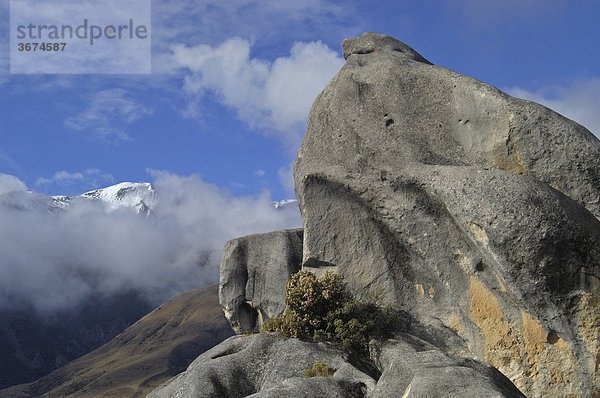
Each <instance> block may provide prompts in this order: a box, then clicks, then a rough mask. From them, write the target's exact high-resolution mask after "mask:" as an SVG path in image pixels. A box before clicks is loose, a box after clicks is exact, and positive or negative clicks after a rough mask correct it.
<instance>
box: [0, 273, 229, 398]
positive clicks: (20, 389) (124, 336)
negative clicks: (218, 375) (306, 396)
mask: <svg viewBox="0 0 600 398" xmlns="http://www.w3.org/2000/svg"><path fill="white" fill-rule="evenodd" d="M217 291H218V288H217V286H216V285H215V286H210V287H206V288H201V289H197V290H193V291H190V292H186V293H183V294H180V295H179V296H176V297H174V298H172V299H170V300H169V301H167V302H166V303H164V304H163V305H161V306H160V307H158V308H157V309H155V310H154V311H152V312H151V313H150V314H148V315H146V316H145V317H143V318H142V319H140V320H139V321H137V322H136V323H135V324H133V325H132V326H130V327H129V328H128V329H127V330H125V331H124V332H123V333H121V334H119V335H118V336H117V337H115V338H114V339H113V340H111V341H110V342H109V343H107V344H105V345H103V346H102V347H100V348H98V349H97V350H95V351H92V352H90V353H89V354H87V355H85V356H83V357H81V358H78V359H76V360H74V361H73V362H70V363H69V364H67V365H65V366H63V367H62V368H59V369H57V370H56V371H54V372H52V373H50V374H49V375H47V376H45V377H43V378H41V379H39V380H37V381H34V382H32V383H27V384H22V385H19V386H14V387H11V388H8V389H5V390H0V398H5V397H39V396H42V395H43V396H45V397H61V398H62V397H75V396H76V397H78V398H79V397H119V398H122V397H144V396H146V394H148V393H149V392H150V391H151V390H152V389H153V388H154V387H156V386H157V385H159V384H160V383H162V382H164V381H165V380H167V379H168V378H170V377H171V376H173V375H175V374H177V373H179V372H181V371H183V370H185V368H186V367H187V366H188V364H189V363H190V362H191V361H192V360H193V359H194V358H195V357H196V356H198V355H199V354H200V353H202V352H204V351H205V350H207V349H209V348H211V347H213V346H214V345H216V344H218V343H219V342H221V341H222V340H224V339H225V338H227V337H229V336H231V335H233V332H232V331H231V329H230V327H229V325H228V324H227V321H226V320H225V318H224V316H223V313H222V310H221V306H220V305H219V303H218V297H217Z"/></svg>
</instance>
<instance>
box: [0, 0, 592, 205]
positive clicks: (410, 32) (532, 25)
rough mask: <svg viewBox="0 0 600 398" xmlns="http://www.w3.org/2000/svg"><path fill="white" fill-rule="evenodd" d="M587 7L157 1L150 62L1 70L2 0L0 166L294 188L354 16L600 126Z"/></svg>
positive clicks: (45, 187) (37, 177)
mask: <svg viewBox="0 0 600 398" xmlns="http://www.w3.org/2000/svg"><path fill="white" fill-rule="evenodd" d="M48 1H50V0H47V1H45V2H46V3H48ZM599 17H600V3H599V2H598V1H592V0H590V1H585V0H582V1H567V0H544V1H542V0H519V1H517V0H503V1H485V0H464V1H459V0H440V1H401V2H400V1H376V2H373V1H350V2H331V1H321V0H299V1H294V2H287V1H281V0H266V1H260V2H259V1H250V0H231V1H223V0H218V1H217V0H204V1H194V2H192V1H182V0H169V1H166V0H165V1H153V2H152V41H153V48H152V51H153V58H152V70H153V73H152V74H151V75H10V74H9V73H8V70H9V68H8V50H9V47H8V35H9V33H8V24H9V7H8V1H7V0H0V41H1V43H2V44H1V45H0V109H1V111H0V173H4V174H9V175H12V176H15V177H17V178H18V179H19V180H21V181H22V182H23V183H24V184H25V185H26V186H27V187H28V188H29V189H31V190H35V191H39V192H43V193H47V194H77V193H82V192H85V191H87V190H90V189H93V188H98V187H102V186H107V185H111V184H114V183H117V182H121V181H150V182H152V181H153V177H152V173H149V170H162V171H165V172H168V173H172V174H173V175H178V176H190V175H199V176H200V178H201V179H202V180H203V181H205V182H207V183H211V184H215V185H216V186H218V187H219V188H221V189H223V190H225V191H227V190H229V191H230V192H231V194H232V195H233V196H242V195H257V194H260V193H261V192H263V193H264V192H265V191H267V192H268V193H269V194H270V196H271V198H272V199H274V200H276V199H283V198H288V197H291V196H292V195H293V193H292V188H291V187H292V183H291V173H290V166H291V163H292V161H293V158H294V156H295V153H296V151H297V149H298V147H299V145H300V142H301V138H302V135H303V131H304V125H305V122H306V116H307V114H308V110H309V108H310V104H311V102H312V100H313V99H314V97H315V96H316V95H317V94H318V92H319V91H320V90H321V89H322V88H323V87H324V85H325V84H326V83H327V81H329V80H330V79H331V77H332V76H333V75H334V74H335V73H336V71H337V70H339V68H340V67H341V66H342V65H343V59H342V56H341V51H340V43H341V41H342V40H343V39H344V38H347V37H352V36H356V35H359V34H361V33H363V32H365V31H374V32H380V33H386V34H389V35H392V36H394V37H396V38H398V39H400V40H402V41H404V42H406V43H407V44H408V45H410V46H412V47H413V48H415V49H416V50H417V51H418V52H420V53H421V54H422V55H423V56H425V57H426V58H427V59H429V60H430V61H432V62H433V63H435V64H438V65H441V66H445V67H448V68H450V69H452V70H455V71H457V72H459V73H463V74H466V75H469V76H472V77H475V78H477V79H479V80H482V81H484V82H486V83H489V84H492V85H494V86H496V87H498V88H500V89H503V90H507V91H508V92H510V93H513V94H515V95H518V96H521V97H526V98H530V99H534V100H537V101H540V102H543V103H545V104H548V105H550V106H551V107H553V108H554V109H556V110H558V111H559V112H561V113H563V114H565V115H567V116H570V117H572V118H575V119H576V120H578V121H580V122H581V123H582V124H584V125H586V127H588V128H589V129H590V130H592V131H593V132H594V133H596V134H599V133H600V116H598V112H597V106H598V105H597V104H598V103H599V101H600V51H599V50H600V44H599V43H600V30H599V29H598V18H599Z"/></svg>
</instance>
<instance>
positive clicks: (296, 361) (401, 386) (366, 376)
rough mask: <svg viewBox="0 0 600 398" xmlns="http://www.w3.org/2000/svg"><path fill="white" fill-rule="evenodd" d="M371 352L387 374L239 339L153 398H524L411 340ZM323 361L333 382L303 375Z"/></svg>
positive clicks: (324, 353) (299, 348) (307, 350)
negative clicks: (331, 372) (328, 367)
mask: <svg viewBox="0 0 600 398" xmlns="http://www.w3.org/2000/svg"><path fill="white" fill-rule="evenodd" d="M373 346H374V347H376V348H374V349H373V350H372V351H373V352H374V354H375V355H376V357H377V358H378V361H379V362H378V363H379V364H380V365H381V367H382V368H383V369H384V370H383V373H381V372H380V371H379V370H378V369H375V368H372V367H369V366H368V365H366V364H363V363H361V361H360V360H359V359H357V358H353V357H351V356H349V355H348V354H346V353H344V352H341V351H339V350H338V349H336V348H333V347H331V346H328V345H326V344H324V343H319V344H316V343H309V342H304V341H300V340H298V339H288V340H284V339H283V338H282V337H281V336H280V335H277V334H265V333H261V334H255V335H251V336H246V337H243V336H235V337H231V338H229V339H228V340H226V341H225V342H223V343H221V344H220V345H218V346H217V347H215V348H213V349H212V350H209V351H207V352H205V353H204V354H202V355H201V356H199V357H198V358H197V359H196V360H195V361H194V362H193V363H192V364H191V365H190V367H189V368H188V369H187V371H185V372H184V373H182V374H180V375H179V376H177V377H176V378H173V379H171V380H169V381H168V382H166V383H165V384H163V385H162V386H160V387H159V388H157V389H156V390H154V391H153V392H152V393H151V394H150V395H148V398H163V397H178V398H192V397H193V398H204V397H206V398H209V397H210V398H226V397H253V398H259V397H260V398H271V397H272V398H275V397H287V398H313V397H314V398H320V397H348V398H350V397H374V398H375V397H377V398H380V397H381V398H383V397H395V396H398V397H399V396H401V395H400V394H404V395H402V396H404V397H428V398H437V397H473V398H476V397H477V398H479V397H522V396H523V395H522V394H521V393H520V392H519V391H518V390H517V389H516V388H515V387H514V386H513V385H512V384H511V383H510V381H509V380H508V379H507V378H506V377H505V376H503V375H502V374H501V373H500V372H498V371H497V370H496V369H494V368H493V367H491V366H489V365H484V364H482V363H479V362H477V361H472V360H465V359H458V358H455V357H452V356H449V355H447V354H444V353H442V352H440V351H439V350H437V349H436V348H435V347H433V346H431V345H429V344H427V343H425V342H423V341H420V340H418V339H416V338H414V337H411V336H405V335H403V336H399V339H398V340H393V341H388V342H386V343H384V344H381V345H380V344H378V343H375V342H374V343H373ZM322 360H324V361H325V362H326V363H327V364H328V365H329V366H331V367H333V368H334V369H336V372H335V373H334V375H333V377H331V378H326V377H314V378H308V377H305V376H303V371H304V370H305V369H307V368H310V367H312V365H313V364H314V363H315V362H317V361H322ZM440 369H443V372H441V371H440Z"/></svg>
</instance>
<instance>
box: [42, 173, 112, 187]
mask: <svg viewBox="0 0 600 398" xmlns="http://www.w3.org/2000/svg"><path fill="white" fill-rule="evenodd" d="M113 181H114V177H113V176H112V175H111V174H110V173H104V172H102V171H100V170H98V169H86V170H84V171H82V172H76V173H69V172H67V171H66V170H61V171H57V172H56V173H54V175H53V176H52V177H50V178H44V177H40V178H38V179H37V181H36V183H35V185H38V186H39V185H55V186H69V185H73V184H75V183H79V184H82V183H83V184H85V185H87V186H99V185H101V183H102V184H106V183H111V182H113Z"/></svg>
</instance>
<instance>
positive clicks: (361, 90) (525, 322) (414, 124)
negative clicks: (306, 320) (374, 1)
mask: <svg viewBox="0 0 600 398" xmlns="http://www.w3.org/2000/svg"><path fill="white" fill-rule="evenodd" d="M342 47H343V51H344V56H345V57H346V59H347V62H346V64H345V66H344V67H343V68H342V69H341V70H340V72H339V73H338V75H337V76H336V77H335V78H334V79H333V80H332V81H331V82H330V84H329V85H328V86H327V87H326V88H325V89H324V91H323V92H322V93H321V94H320V95H319V97H318V98H317V99H316V100H315V103H314V104H313V107H312V110H311V113H310V116H309V121H308V127H307V133H306V136H305V138H304V142H303V144H302V147H301V148H300V151H299V153H298V156H297V158H296V162H295V165H294V175H295V183H296V196H297V198H298V200H299V205H300V209H301V212H302V218H303V223H304V247H303V267H304V268H306V269H309V270H313V271H317V272H323V271H324V270H326V269H331V268H334V269H336V270H337V271H338V272H339V273H340V274H342V275H343V276H344V279H345V281H346V282H347V283H348V284H349V286H350V287H351V288H352V289H353V290H354V291H355V292H356V293H359V294H362V293H364V292H365V291H367V290H369V289H372V288H379V287H383V288H384V294H385V298H386V300H387V301H389V302H393V303H395V304H397V305H398V306H399V307H400V308H401V309H403V310H404V311H407V312H408V313H409V314H410V315H411V316H412V317H413V318H414V325H413V330H412V333H413V334H416V335H418V336H420V337H422V338H423V339H425V340H427V341H429V342H430V343H433V344H434V345H436V346H437V347H439V348H441V349H443V350H445V351H448V352H451V353H455V354H459V355H461V356H466V357H471V358H475V359H479V360H483V361H486V362H489V363H491V364H492V365H494V366H495V367H496V368H498V369H499V370H500V371H502V372H503V373H504V374H505V375H507V376H508V377H509V378H510V379H511V380H512V381H513V382H514V383H515V385H516V386H517V387H519V388H520V389H521V391H523V392H524V393H525V394H526V395H527V396H530V397H541V396H556V397H567V396H578V397H592V396H598V395H600V376H599V374H598V370H597V367H598V366H599V364H600V363H599V362H600V343H599V340H600V312H599V311H600V307H599V285H600V283H599V278H600V222H599V220H598V217H599V216H600V200H599V198H600V141H598V139H597V138H595V137H594V136H593V135H592V134H591V133H590V132H589V131H588V130H586V129H585V128H584V127H582V126H580V125H578V124H577V123H575V122H573V121H571V120H569V119H566V118H564V117H563V116H561V115H559V114H557V113H555V112H553V111H552V110H550V109H548V108H545V107H543V106H541V105H538V104H535V103H533V102H529V101H524V100H520V99H516V98H513V97H510V96H509V95H507V94H504V93H502V92H501V91H499V90H497V89H495V88H493V87H491V86H489V85H486V84H484V83H482V82H479V81H477V80H475V79H472V78H470V77H467V76H463V75H459V74H457V73H455V72H452V71H450V70H448V69H445V68H442V67H439V66H435V65H431V64H430V63H429V62H428V61H426V60H425V59H424V58H423V57H422V56H420V55H419V54H418V53H416V52H415V51H414V50H413V49H411V48H410V47H408V46H406V45H405V44H403V43H401V42H399V41H397V40H395V39H393V38H391V37H389V36H385V35H377V34H372V33H367V34H364V35H362V36H360V37H357V38H354V39H349V40H345V41H344V43H343V45H342ZM423 360H424V361H427V359H425V358H424V359H423ZM411 391H413V390H412V389H411ZM411 393H412V392H411ZM484 395H485V394H484Z"/></svg>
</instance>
